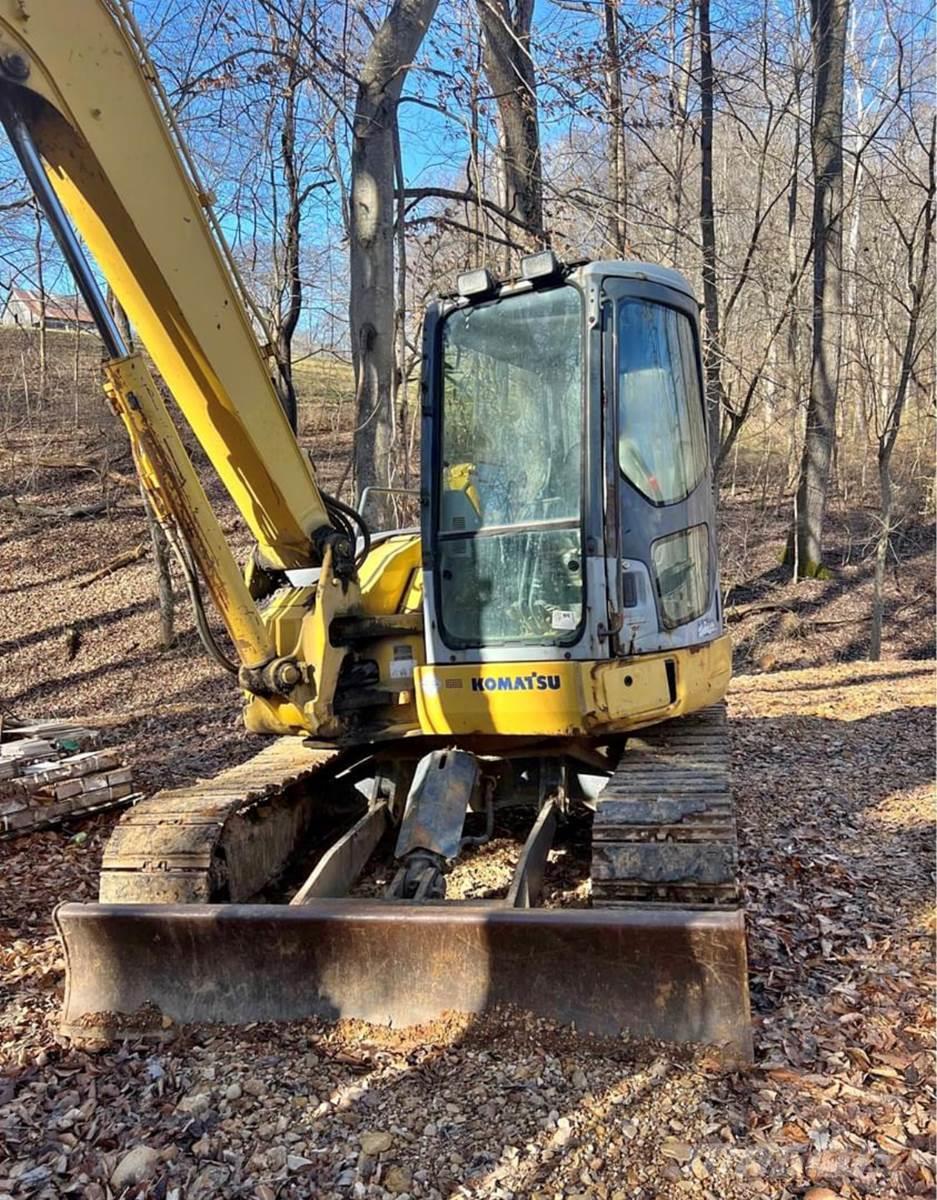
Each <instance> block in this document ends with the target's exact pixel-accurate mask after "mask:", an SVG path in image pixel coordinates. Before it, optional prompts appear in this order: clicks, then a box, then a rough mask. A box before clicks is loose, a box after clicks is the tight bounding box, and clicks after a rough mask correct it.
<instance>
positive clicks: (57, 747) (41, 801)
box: [0, 720, 139, 838]
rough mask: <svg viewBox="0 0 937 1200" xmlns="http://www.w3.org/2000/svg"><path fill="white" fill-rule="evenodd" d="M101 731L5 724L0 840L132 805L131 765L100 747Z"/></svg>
mask: <svg viewBox="0 0 937 1200" xmlns="http://www.w3.org/2000/svg"><path fill="white" fill-rule="evenodd" d="M97 741H98V731H97V730H96V729H90V728H87V727H85V726H84V725H78V724H75V723H71V722H66V721H38V722H25V721H10V720H7V721H4V722H3V724H2V725H0V838H3V837H12V836H15V835H16V834H21V833H27V832H30V831H32V830H34V829H41V828H45V827H46V826H49V825H55V824H57V823H59V822H60V821H64V820H66V819H67V818H70V817H78V816H85V815H86V814H88V813H93V812H99V811H100V810H101V809H105V808H112V807H114V806H116V805H123V804H132V803H134V802H135V801H136V800H138V799H139V794H138V793H134V791H133V783H132V778H131V770H130V767H125V766H123V764H122V763H121V760H120V755H119V753H118V752H117V751H115V750H102V749H97V748H96V747H97Z"/></svg>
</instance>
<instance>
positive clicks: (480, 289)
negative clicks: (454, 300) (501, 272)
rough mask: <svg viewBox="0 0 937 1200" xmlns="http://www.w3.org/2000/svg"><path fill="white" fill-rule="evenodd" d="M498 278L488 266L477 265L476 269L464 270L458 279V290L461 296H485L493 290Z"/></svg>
mask: <svg viewBox="0 0 937 1200" xmlns="http://www.w3.org/2000/svg"><path fill="white" fill-rule="evenodd" d="M496 287H497V280H496V279H495V278H494V276H493V275H492V274H491V272H490V271H489V270H488V268H487V267H476V268H475V270H474V271H463V272H462V274H461V275H459V277H458V279H457V280H456V290H457V291H458V293H459V295H460V296H465V297H466V299H468V298H469V297H471V296H484V295H486V294H487V293H488V292H493V291H494V290H495V288H496Z"/></svg>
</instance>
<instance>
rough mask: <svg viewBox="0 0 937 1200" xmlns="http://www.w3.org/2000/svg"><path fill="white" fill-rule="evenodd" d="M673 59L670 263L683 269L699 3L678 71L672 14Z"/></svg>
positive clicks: (691, 5) (691, 8)
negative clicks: (686, 164) (689, 120)
mask: <svg viewBox="0 0 937 1200" xmlns="http://www.w3.org/2000/svg"><path fill="white" fill-rule="evenodd" d="M671 21H672V25H671V28H672V31H673V33H672V56H671V63H670V73H671V86H670V122H671V125H672V126H673V131H674V141H673V163H672V165H671V171H670V181H669V187H668V209H669V213H668V224H669V225H670V263H671V266H674V267H679V266H680V251H679V245H680V233H681V229H682V226H683V190H684V189H683V182H684V181H683V168H684V161H685V158H686V131H687V114H688V111H689V99H690V77H691V75H692V74H693V51H694V48H695V46H696V39H695V37H694V36H693V31H694V28H695V25H696V0H689V2H688V4H687V9H686V27H685V29H684V31H683V58H682V60H681V63H680V66H679V68H678V66H677V62H676V55H677V7H676V5H674V8H673V9H672V12H671Z"/></svg>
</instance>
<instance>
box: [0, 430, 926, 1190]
mask: <svg viewBox="0 0 937 1200" xmlns="http://www.w3.org/2000/svg"><path fill="white" fill-rule="evenodd" d="M54 449H56V451H57V452H58V453H62V449H61V447H57V448H54ZM73 449H74V448H73V447H72V448H68V449H67V453H72V450H73ZM80 449H81V453H82V454H86V453H87V452H88V450H89V447H87V446H82V447H80ZM91 449H92V450H93V449H94V448H93V447H91ZM24 454H26V455H27V458H28V461H29V462H30V463H32V464H33V465H32V466H31V467H30V472H31V473H30V474H29V476H28V478H29V486H28V488H24V487H23V486H22V479H23V478H24V476H23V471H22V468H23V465H24V460H23V455H24ZM13 457H14V466H15V470H14V471H12V472H11V473H7V474H4V472H3V471H2V470H0V492H2V493H3V494H6V495H9V494H10V493H11V490H12V489H13V481H14V480H17V481H19V482H18V484H17V487H16V494H17V495H18V496H19V497H20V498H25V499H29V500H30V501H31V502H34V503H37V504H48V505H56V504H66V503H67V504H74V503H80V502H82V501H84V500H89V499H92V500H93V499H98V498H100V496H101V485H100V482H99V481H98V480H97V479H95V478H94V477H93V476H89V475H88V474H87V473H86V472H81V471H73V470H66V469H64V468H58V469H55V470H53V469H46V468H43V467H42V466H41V465H39V459H40V455H39V454H38V453H37V451H36V447H35V445H32V444H28V445H27V446H26V448H25V449H23V448H22V447H20V446H17V447H16V448H15V453H14V456H13ZM73 457H76V458H77V457H79V456H78V455H73ZM117 466H118V470H123V469H124V467H123V466H122V465H121V464H120V463H118V464H117ZM109 495H110V500H111V507H110V510H109V511H108V512H106V513H103V514H101V515H100V516H97V517H94V518H92V519H90V520H89V521H82V522H76V521H54V520H45V519H41V518H40V519H32V518H30V519H23V518H20V517H10V518H9V519H7V518H6V517H4V519H3V521H2V522H0V593H2V595H0V700H2V702H3V705H4V707H6V708H7V709H12V710H13V711H16V712H18V713H20V714H23V715H31V716H36V717H75V716H77V717H81V718H86V719H92V718H93V720H94V722H95V724H96V725H98V726H103V727H104V728H105V730H106V734H105V744H112V745H119V746H120V747H121V749H122V751H123V753H124V755H125V757H126V759H127V761H128V762H129V763H130V764H131V765H132V766H133V768H134V772H135V778H136V779H138V780H139V781H140V784H141V786H143V787H144V788H145V789H147V790H152V789H154V788H156V787H158V786H167V785H174V784H180V783H184V782H186V781H187V780H189V779H191V778H193V777H195V776H198V775H207V774H210V773H212V772H213V771H215V770H217V769H219V768H220V767H221V766H223V765H227V764H228V763H231V762H233V761H235V760H237V759H240V758H244V757H246V756H247V755H248V754H250V753H252V752H253V750H254V749H255V748H256V743H255V742H252V741H251V740H250V739H249V738H247V737H246V735H244V734H243V733H242V732H241V731H240V729H239V726H238V721H237V709H238V704H237V698H236V696H235V695H234V693H233V691H232V690H231V688H230V685H229V683H228V681H227V679H225V678H220V677H219V675H218V673H217V672H215V670H214V669H213V668H212V667H211V665H210V664H209V663H208V662H207V661H206V660H205V659H204V657H203V656H202V655H201V653H200V651H199V649H198V645H197V642H196V640H195V637H194V634H193V632H192V629H191V625H190V623H189V619H188V613H187V611H186V609H185V607H183V608H182V609H181V610H180V614H179V622H178V629H179V638H178V641H177V643H176V645H175V646H174V648H173V649H172V650H170V651H168V652H163V651H161V650H160V649H159V647H158V645H157V627H156V626H157V622H156V616H155V603H154V600H153V595H154V585H153V577H152V567H151V565H150V563H149V561H148V560H147V559H144V560H142V561H139V562H136V563H134V564H132V565H131V566H129V567H127V568H125V569H124V570H121V571H120V572H118V573H116V574H114V575H112V576H110V577H108V578H105V579H102V580H100V581H99V582H97V583H95V584H94V585H93V586H91V587H87V588H81V587H77V586H76V582H77V581H78V580H80V579H82V578H84V577H85V576H87V575H88V574H90V573H92V572H93V571H95V570H97V569H98V568H100V567H101V566H102V565H104V564H105V563H107V562H108V561H109V560H110V559H112V558H113V557H114V556H115V555H117V554H118V553H119V552H121V551H123V550H126V549H127V548H128V546H131V545H133V544H134V543H136V542H139V540H140V539H141V538H142V537H143V534H144V530H143V525H142V518H141V513H140V511H139V508H137V507H135V505H134V503H133V500H134V493H133V491H132V490H130V489H126V488H125V489H121V488H119V487H115V488H114V489H111V490H110V492H109ZM729 511H730V515H731V512H732V511H737V513H738V522H739V524H738V525H737V526H736V535H737V537H738V538H743V539H744V541H745V546H744V552H745V555H747V556H748V557H747V558H746V559H745V563H744V570H741V569H740V571H739V573H740V577H744V578H745V579H746V580H748V581H750V582H749V584H747V585H746V586H747V587H749V590H748V591H744V592H741V593H739V595H737V596H736V600H738V601H739V602H747V601H750V600H755V601H760V600H762V599H768V600H769V601H774V600H776V599H778V598H779V592H780V593H781V594H780V599H781V600H782V602H784V603H787V602H788V601H791V602H792V603H795V600H796V598H795V597H793V594H788V593H787V592H784V591H783V589H780V587H779V585H778V583H777V580H776V568H775V566H773V565H772V564H773V563H774V548H772V546H773V543H774V542H775V541H776V538H775V533H774V532H773V531H769V533H768V536H767V537H763V538H761V539H760V540H759V539H754V538H751V537H749V535H748V534H747V533H746V532H745V528H746V527H745V525H744V522H745V521H746V520H747V516H746V513H745V511H744V510H743V509H740V508H739V506H738V505H730V506H729ZM224 521H225V527H226V530H227V532H228V533H229V535H230V536H232V537H233V538H234V540H235V541H236V542H238V540H239V539H240V537H241V535H240V533H239V531H238V527H237V524H236V522H234V520H233V518H232V517H231V516H230V514H227V515H225V516H224ZM837 528H838V529H839V530H840V534H841V535H842V536H843V537H845V534H846V532H848V529H847V526H846V525H844V524H842V523H841V524H840V525H839V526H837ZM730 533H731V530H730ZM927 536H928V538H929V542H928V544H927V548H925V541H926V540H927V539H924V536H923V534H922V540H921V542H920V546H918V544H917V543H916V542H915V543H914V544H913V545H911V544H910V543H909V546H908V547H906V550H907V555H906V559H905V562H906V563H907V564H910V565H909V566H908V569H907V570H906V571H903V572H902V573H896V572H892V571H890V574H889V580H888V599H889V605H890V606H891V609H890V611H892V612H893V613H896V614H897V615H896V617H895V619H894V620H892V621H891V622H890V623H889V625H888V627H887V630H886V634H887V636H886V653H887V655H888V656H889V659H890V661H887V662H883V663H881V664H878V665H870V664H868V663H866V662H863V661H862V654H863V646H864V638H865V636H866V634H867V629H868V626H867V623H865V621H864V617H865V615H866V614H867V596H866V595H865V594H864V593H863V592H862V591H861V588H862V587H866V584H863V583H862V582H861V580H859V579H856V580H853V579H852V576H851V575H850V574H849V572H850V571H853V572H854V573H855V572H860V571H864V572H866V579H867V571H866V567H865V566H861V567H860V566H859V565H858V564H857V563H856V562H855V561H854V560H852V559H850V561H848V562H846V561H843V564H842V567H841V568H840V573H839V574H838V575H837V576H835V577H834V578H833V579H832V580H830V581H823V582H818V583H816V584H811V585H809V586H808V587H807V588H806V590H804V591H802V592H800V595H801V596H805V597H806V598H807V599H806V601H801V600H796V606H797V608H798V611H797V612H796V613H794V614H793V616H794V617H796V618H797V622H796V627H795V624H794V622H793V621H792V620H790V619H788V621H787V624H788V628H787V629H785V627H784V621H785V619H786V618H789V617H790V616H791V614H789V613H787V611H786V610H784V609H781V610H778V611H776V612H762V613H757V614H753V616H752V618H751V619H746V620H744V621H743V622H741V623H740V625H738V626H736V627H735V633H736V636H737V640H738V642H739V645H740V646H741V651H742V653H741V656H740V668H741V669H749V670H750V669H752V665H753V664H754V663H756V662H757V661H758V660H759V658H765V661H766V662H771V663H773V664H774V665H775V666H794V665H797V666H801V667H803V668H804V669H800V670H783V671H779V670H775V671H773V672H772V673H769V674H758V675H750V674H749V675H744V674H740V675H739V677H737V678H736V680H735V681H734V684H733V689H732V694H731V712H732V718H733V719H732V723H731V728H732V736H733V745H734V755H735V772H736V791H737V796H738V801H739V809H740V831H741V839H742V853H743V859H744V873H745V880H746V888H747V896H748V905H749V911H750V919H749V933H750V955H751V968H752V971H751V975H752V999H753V1006H754V1018H755V1035H756V1047H757V1061H756V1064H755V1066H754V1067H753V1068H752V1069H751V1070H748V1071H744V1072H738V1073H732V1072H726V1071H724V1070H722V1069H720V1067H719V1065H718V1064H717V1063H716V1062H715V1061H713V1060H710V1059H709V1058H708V1057H707V1056H706V1055H696V1056H685V1055H677V1054H675V1053H674V1052H673V1051H672V1050H670V1049H668V1048H666V1047H660V1046H649V1045H632V1044H630V1043H628V1042H626V1041H615V1042H600V1041H596V1040H594V1039H583V1038H579V1037H577V1036H576V1035H575V1034H572V1033H570V1032H568V1031H563V1030H557V1029H554V1028H551V1027H548V1026H545V1025H543V1024H540V1023H535V1022H531V1021H529V1020H524V1019H521V1020H515V1019H512V1018H510V1017H509V1016H506V1015H497V1016H494V1017H491V1018H489V1019H486V1020H483V1021H469V1020H463V1019H452V1020H448V1021H441V1022H439V1023H437V1024H436V1025H434V1026H432V1027H431V1028H426V1029H420V1030H413V1031H408V1032H405V1033H395V1032H390V1031H386V1030H376V1029H369V1028H366V1027H362V1026H358V1025H353V1024H352V1025H344V1026H338V1027H333V1028H328V1027H325V1026H320V1025H317V1024H314V1023H310V1024H303V1025H294V1026H290V1027H288V1028H277V1029H270V1028H263V1027H256V1028H252V1029H247V1030H220V1029H207V1028H206V1029H193V1030H187V1031H185V1032H183V1033H181V1034H180V1035H179V1036H178V1037H177V1039H176V1040H175V1041H173V1042H171V1043H170V1044H168V1045H166V1046H162V1047H153V1046H145V1045H134V1044H129V1045H125V1046H122V1047H117V1048H114V1049H111V1050H109V1051H107V1052H103V1053H100V1054H88V1053H85V1052H79V1051H75V1050H73V1049H70V1048H69V1047H67V1046H62V1045H60V1044H59V1043H58V1042H57V1040H56V1033H55V1018H56V1013H57V1009H58V1006H59V1003H60V999H61V988H62V978H63V977H62V962H61V959H60V954H59V949H58V946H57V944H56V942H55V939H54V936H53V934H52V928H51V923H50V913H51V910H52V907H53V905H54V904H55V902H56V901H57V900H59V899H65V898H67V899H83V898H84V899H92V898H94V895H95V891H96V878H97V871H98V865H99V861H100V855H101V850H102V846H103V844H104V842H105V840H106V837H107V834H108V832H109V830H110V828H111V827H112V825H113V821H114V819H115V818H113V817H109V816H102V817H99V818H98V819H96V820H89V821H86V822H84V823H74V824H72V825H70V826H67V827H65V828H63V829H61V830H58V831H53V832H47V833H41V834H35V835H32V836H29V837H26V838H23V839H20V840H18V841H15V842H9V843H5V844H2V845H0V1198H2V1197H5V1196H15V1197H20V1196H36V1197H51V1196H60V1195H74V1196H79V1197H88V1198H89V1200H94V1198H103V1197H106V1196H109V1195H111V1196H115V1197H116V1196H121V1195H123V1196H127V1197H141V1196H153V1197H163V1198H167V1197H168V1198H170V1200H193V1198H199V1197H201V1198H202V1200H207V1198H209V1197H215V1196H225V1197H227V1196H231V1197H234V1196H245V1197H258V1198H259V1200H275V1198H283V1200H293V1198H296V1200H298V1198H301V1197H337V1198H338V1197H340V1198H342V1200H345V1198H346V1197H353V1198H355V1200H357V1198H359V1197H367V1196H375V1197H380V1196H387V1195H398V1196H401V1195H406V1196H410V1197H413V1198H414V1200H417V1198H420V1200H423V1198H428V1197H432V1196H448V1195H457V1196H458V1195H461V1196H475V1197H484V1198H489V1197H490V1198H492V1200H494V1198H496V1197H505V1198H506V1197H526V1196H543V1197H558V1196H559V1197H568V1198H571V1197H576V1196H579V1197H591V1198H596V1200H608V1198H609V1197H622V1198H624V1197H627V1198H629V1200H630V1198H632V1197H633V1198H635V1200H654V1198H656V1197H666V1198H670V1197H689V1198H697V1197H698V1198H700V1200H702V1198H710V1197H711V1198H713V1200H721V1198H722V1197H726V1198H727V1200H734V1198H738V1197H748V1196H752V1197H754V1196H764V1197H778V1198H781V1197H801V1196H811V1197H812V1198H816V1200H829V1198H830V1196H831V1195H832V1196H840V1197H844V1198H852V1200H855V1198H856V1197H871V1198H875V1200H878V1198H883V1200H884V1198H886V1197H898V1196H909V1195H922V1196H929V1195H932V1194H933V1191H934V1174H933V1172H934V1159H933V1150H934V1143H933V1107H932V1103H933V1087H934V1073H933V1059H932V1004H931V1001H932V986H933V932H932V924H931V921H932V909H933V875H932V870H933V841H932V839H933V789H932V780H933V751H934V742H933V737H934V729H933V702H934V691H933V685H934V679H933V662H932V661H928V659H927V658H926V657H924V656H928V655H930V654H931V653H932V645H933V641H932V638H933V631H932V626H931V625H930V624H929V619H924V616H922V613H923V614H925V615H926V613H927V612H929V611H931V606H930V602H929V601H928V602H927V603H925V602H923V601H921V600H920V596H921V595H922V593H923V592H925V591H929V589H931V588H932V582H933V566H932V543H933V536H932V530H931V531H930V532H929V534H928V535H927ZM769 543H771V544H769ZM842 544H843V546H844V547H845V550H844V560H845V558H846V557H848V554H847V553H846V551H848V546H849V544H850V543H849V542H848V539H847V540H846V541H843V542H842ZM731 545H732V543H730V548H731ZM849 553H851V551H849ZM728 557H730V558H731V557H732V555H731V554H730V555H728ZM738 561H741V560H740V559H739V560H738ZM733 562H735V563H736V566H737V565H738V564H737V562H736V559H733ZM730 565H731V564H730ZM912 567H913V572H912ZM734 569H735V567H733V570H734ZM853 583H855V584H856V588H855V589H853V588H852V587H851V586H847V585H851V584H853ZM866 590H867V587H866ZM857 594H858V595H860V596H861V599H860V600H859V601H856V599H855V596H856V595H857ZM851 597H852V598H851ZM908 601H911V602H912V603H911V605H910V607H907V602H908ZM834 605H835V606H836V607H835V608H833V607H832V606H834ZM902 606H906V607H902ZM824 620H828V621H829V622H830V624H828V625H823V624H821V622H823V621H824ZM759 622H767V623H768V624H769V625H770V628H765V627H764V626H762V625H761V624H759ZM837 656H840V657H843V658H847V659H849V660H851V661H847V662H843V663H839V664H837V665H834V666H824V665H822V664H823V661H824V659H827V658H836V657H837ZM914 659H917V660H918V661H913V660H914ZM483 885H484V880H478V881H476V883H473V886H483ZM167 969H171V964H167Z"/></svg>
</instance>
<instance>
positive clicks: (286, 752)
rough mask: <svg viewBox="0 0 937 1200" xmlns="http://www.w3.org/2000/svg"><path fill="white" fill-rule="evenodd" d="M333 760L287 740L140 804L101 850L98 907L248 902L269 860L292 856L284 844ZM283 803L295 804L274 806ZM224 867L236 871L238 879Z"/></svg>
mask: <svg viewBox="0 0 937 1200" xmlns="http://www.w3.org/2000/svg"><path fill="white" fill-rule="evenodd" d="M335 757H336V755H335V753H334V752H333V751H325V750H311V749H309V748H308V747H306V746H305V745H304V744H303V741H302V739H301V738H298V737H282V738H278V739H277V740H276V741H275V742H273V743H272V744H270V745H267V746H266V747H265V748H264V749H263V750H261V751H260V753H259V754H255V755H254V757H253V758H250V759H248V760H247V761H246V762H243V763H241V764H240V765H238V766H236V767H229V768H228V769H227V770H225V771H221V772H220V773H219V774H218V775H215V776H213V777H212V778H210V779H205V780H200V781H199V782H197V783H194V784H191V785H189V786H187V787H181V788H173V789H172V790H169V791H162V792H157V793H156V794H155V795H154V796H151V797H150V798H149V799H147V800H143V801H141V802H140V803H139V804H137V805H136V806H135V807H134V808H133V809H131V811H130V812H128V813H127V814H126V815H125V816H124V817H123V818H122V819H121V821H120V822H119V823H118V825H117V826H116V828H115V829H114V832H113V833H112V834H111V836H110V839H109V840H108V843H107V846H106V847H105V849H104V859H103V862H102V866H101V880H100V899H101V901H102V902H108V901H113V902H119V903H135V902H139V903H159V904H192V903H198V902H200V901H201V902H208V901H211V900H215V899H218V898H221V897H222V896H223V898H224V899H227V900H243V899H247V898H248V895H249V894H250V893H251V892H252V891H254V890H257V889H258V888H259V887H261V886H263V884H264V883H265V882H266V879H260V876H261V875H263V874H264V873H266V872H269V870H271V869H273V867H272V865H271V863H272V856H274V857H275V856H276V855H277V853H278V852H280V850H281V849H282V850H283V851H285V852H287V853H288V851H289V849H291V848H292V847H291V846H288V845H287V843H291V842H293V841H295V838H296V836H297V835H298V834H300V833H301V832H302V828H301V826H303V825H304V824H305V823H306V822H307V821H308V817H309V812H308V810H309V808H310V805H309V803H308V796H307V795H306V793H307V792H308V789H304V788H302V787H301V785H302V784H303V783H304V782H305V781H306V780H308V779H310V778H311V777H312V776H314V775H316V774H318V773H320V772H324V769H325V768H326V767H327V765H328V764H329V763H330V762H331V761H332V760H333V759H334V758H335ZM325 773H326V774H327V772H325ZM296 793H299V796H300V798H299V800H298V802H297V800H296ZM281 798H286V799H287V800H288V801H289V803H285V804H278V803H277V801H278V800H280V799H281ZM271 833H272V834H273V838H272V839H271V837H270V834H271ZM271 840H272V841H274V842H275V843H276V845H275V846H274V847H273V848H271V847H270V845H269V843H270V842H271ZM265 842H266V843H268V845H264V843H265ZM281 857H282V854H281ZM228 859H231V860H236V861H237V864H238V869H239V872H240V874H239V876H238V878H237V879H234V878H232V876H233V867H231V868H229V867H228V865H227V861H226V860H228ZM275 865H276V864H275V863H274V864H273V866H275ZM258 880H259V882H258ZM241 892H247V893H248V895H242V894H238V893H241Z"/></svg>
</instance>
